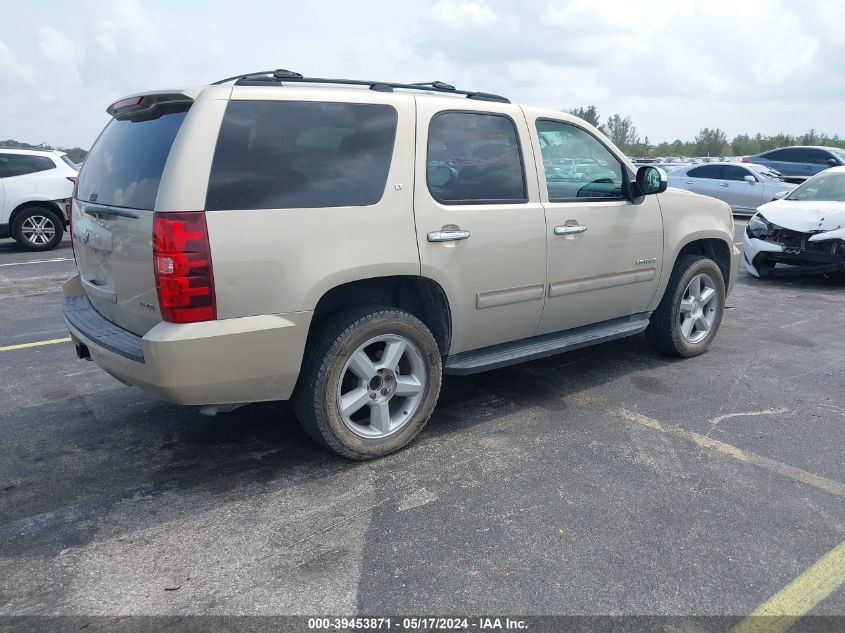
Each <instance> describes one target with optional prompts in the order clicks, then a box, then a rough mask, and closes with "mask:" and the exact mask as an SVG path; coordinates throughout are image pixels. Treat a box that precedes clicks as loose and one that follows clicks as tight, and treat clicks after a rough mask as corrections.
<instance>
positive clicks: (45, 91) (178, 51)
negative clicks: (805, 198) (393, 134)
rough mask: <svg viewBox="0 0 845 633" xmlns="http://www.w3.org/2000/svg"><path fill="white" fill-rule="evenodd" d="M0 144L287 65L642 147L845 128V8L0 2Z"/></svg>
mask: <svg viewBox="0 0 845 633" xmlns="http://www.w3.org/2000/svg"><path fill="white" fill-rule="evenodd" d="M0 9H2V15H3V21H2V25H3V27H2V28H0V139H4V138H15V139H18V140H23V141H28V142H31V143H40V142H47V143H50V144H54V145H63V146H75V145H79V146H82V147H86V148H87V147H89V146H90V144H91V142H92V141H93V140H94V138H95V137H96V135H97V133H98V132H99V130H100V129H101V128H102V127H103V125H104V124H105V123H106V114H105V108H106V106H107V105H108V104H109V103H111V102H112V101H114V100H116V99H118V98H120V97H121V96H123V95H126V94H129V93H132V92H136V91H141V90H148V89H156V88H167V87H173V86H186V85H195V84H202V83H207V82H210V81H213V80H215V79H219V78H222V77H226V76H229V75H233V74H237V73H239V72H246V71H251V70H264V69H268V68H276V67H283V68H289V69H291V70H296V71H298V72H302V73H303V74H306V75H312V76H335V77H354V78H365V79H386V80H393V81H403V82H411V81H429V80H433V79H440V80H443V81H447V82H449V83H453V84H455V85H457V86H459V87H461V88H466V89H473V90H484V91H488V92H497V93H500V94H504V95H506V96H508V97H510V98H511V99H512V100H513V101H517V102H521V103H530V104H532V105H540V106H546V107H551V108H555V109H564V108H571V107H575V106H579V105H588V104H591V103H592V104H596V105H597V106H598V108H599V111H600V112H601V113H602V114H604V115H609V114H611V113H614V112H619V113H621V114H623V115H625V114H627V115H630V116H631V117H632V118H633V119H634V123H635V124H636V126H637V128H638V130H639V132H640V134H641V135H642V136H648V137H649V140H650V141H651V142H652V143H655V142H659V141H663V140H667V141H671V140H673V139H675V138H682V139H688V138H692V137H693V136H694V135H695V133H696V132H697V131H698V130H699V128H701V127H721V128H723V129H725V130H726V131H727V132H728V135H729V136H732V135H734V134H737V133H741V132H746V131H747V132H751V133H753V132H757V131H760V132H763V133H770V134H771V133H776V132H779V131H783V132H791V133H802V132H805V131H807V130H808V129H810V128H815V129H816V130H817V131H820V130H821V131H826V132H829V133H831V134H833V133H838V134H839V135H840V136H845V117H844V116H843V113H845V63H843V61H842V60H843V59H845V2H842V1H841V0H803V1H802V2H797V1H793V0H759V1H754V0H728V1H723V0H680V1H671V0H657V1H651V0H637V1H636V2H633V1H631V0H619V1H610V0H607V1H605V2H602V1H601V0H568V1H567V0H432V1H428V2H426V1H421V0H420V1H418V0H374V1H367V0H355V1H354V2H352V1H349V0H345V1H334V0H312V1H310V2H306V1H303V0H296V1H293V2H291V1H285V0H273V1H266V2H265V1H259V0H255V1H252V0H240V1H233V0H178V1H177V0H166V1H162V0H148V1H147V0H79V1H76V2H66V1H64V0H41V1H39V2H26V1H21V0H0Z"/></svg>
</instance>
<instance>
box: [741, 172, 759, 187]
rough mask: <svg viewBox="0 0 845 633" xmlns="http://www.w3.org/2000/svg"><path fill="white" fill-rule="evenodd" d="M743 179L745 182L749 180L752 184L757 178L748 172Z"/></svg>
mask: <svg viewBox="0 0 845 633" xmlns="http://www.w3.org/2000/svg"><path fill="white" fill-rule="evenodd" d="M743 180H744V181H745V182H749V183H751V184H752V185H753V184H754V183H755V182H757V179H756V178H755V177H754V176H752V175H751V174H748V175H747V176H745V177H744V178H743Z"/></svg>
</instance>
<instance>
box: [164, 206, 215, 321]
mask: <svg viewBox="0 0 845 633" xmlns="http://www.w3.org/2000/svg"><path fill="white" fill-rule="evenodd" d="M153 271H154V273H155V280H156V291H157V292H158V304H159V308H160V309H161V317H162V318H163V319H164V320H165V321H170V322H171V323H194V322H197V321H213V320H214V319H216V318H217V301H216V298H215V296H214V273H213V271H212V266H211V248H210V246H209V243H208V228H207V227H206V223H205V212H204V211H190V212H186V213H156V214H155V220H154V224H153Z"/></svg>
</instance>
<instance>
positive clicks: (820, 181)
mask: <svg viewBox="0 0 845 633" xmlns="http://www.w3.org/2000/svg"><path fill="white" fill-rule="evenodd" d="M786 199H787V200H814V201H823V202H845V172H838V173H835V174H830V173H824V172H822V173H821V174H819V175H818V176H815V177H814V178H810V180H808V181H807V182H805V183H804V184H803V185H801V186H800V187H798V188H797V189H795V190H794V191H793V192H792V193H790V194H789V195H788V196H787V197H786Z"/></svg>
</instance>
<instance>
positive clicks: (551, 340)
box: [443, 312, 650, 376]
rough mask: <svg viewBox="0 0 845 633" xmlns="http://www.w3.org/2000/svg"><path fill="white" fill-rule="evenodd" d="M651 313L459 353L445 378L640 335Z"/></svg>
mask: <svg viewBox="0 0 845 633" xmlns="http://www.w3.org/2000/svg"><path fill="white" fill-rule="evenodd" d="M649 316H650V313H648V312H643V313H641V314H633V315H631V316H627V317H621V318H619V319H611V320H610V321H603V322H601V323H595V324H593V325H585V326H583V327H578V328H573V329H571V330H564V331H563V332H553V333H551V334H543V335H542V336H532V337H531V338H525V339H522V340H520V341H512V342H510V343H501V344H499V345H491V346H490V347H483V348H481V349H476V350H472V351H469V352H461V353H460V354H453V355H452V356H447V357H446V362H445V364H444V365H443V373H444V374H452V375H457V376H461V375H466V374H475V373H478V372H481V371H488V370H490V369H498V368H499V367H507V366H508V365H515V364H516V363H522V362H525V361H528V360H536V359H538V358H545V357H546V356H552V355H554V354H560V353H561V352H569V351H572V350H576V349H580V348H582V347H588V346H590V345H596V344H598V343H604V342H606V341H613V340H615V339H618V338H623V337H625V336H631V335H632V334H639V333H640V332H642V331H643V330H645V329H646V328H647V327H648V318H649Z"/></svg>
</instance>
